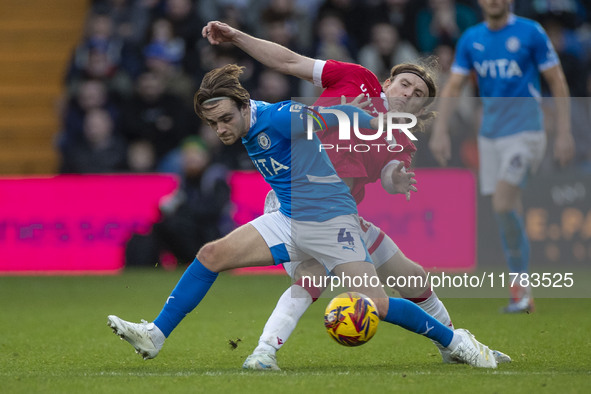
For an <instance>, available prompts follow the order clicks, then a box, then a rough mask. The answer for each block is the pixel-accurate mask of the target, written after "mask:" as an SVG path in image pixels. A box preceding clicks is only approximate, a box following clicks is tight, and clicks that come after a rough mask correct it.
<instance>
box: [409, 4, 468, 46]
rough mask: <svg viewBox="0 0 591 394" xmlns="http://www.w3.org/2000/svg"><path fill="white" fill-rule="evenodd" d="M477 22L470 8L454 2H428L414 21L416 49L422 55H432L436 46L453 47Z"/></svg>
mask: <svg viewBox="0 0 591 394" xmlns="http://www.w3.org/2000/svg"><path fill="white" fill-rule="evenodd" d="M476 22H478V17H477V13H476V11H475V10H474V9H472V8H471V7H469V6H467V5H464V4H458V3H456V2H455V0H429V2H428V6H427V7H425V8H423V9H422V10H420V11H419V13H418V15H417V19H416V37H417V47H418V50H419V51H420V52H422V53H432V52H433V51H434V50H435V48H436V47H437V45H439V44H441V43H443V42H451V43H453V44H454V45H455V43H456V41H457V40H458V38H460V35H461V34H462V33H463V32H464V30H466V29H467V28H468V27H470V26H472V25H474V24H476Z"/></svg>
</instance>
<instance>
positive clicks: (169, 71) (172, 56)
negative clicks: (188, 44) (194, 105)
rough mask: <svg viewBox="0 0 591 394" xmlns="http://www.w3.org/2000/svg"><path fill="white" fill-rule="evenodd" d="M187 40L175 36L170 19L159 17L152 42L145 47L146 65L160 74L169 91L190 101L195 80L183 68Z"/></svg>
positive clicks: (153, 26) (153, 31)
mask: <svg viewBox="0 0 591 394" xmlns="http://www.w3.org/2000/svg"><path fill="white" fill-rule="evenodd" d="M185 49H186V48H185V42H184V40H183V39H182V38H181V37H178V36H175V35H174V32H173V29H172V24H171V23H170V21H169V20H167V19H164V18H159V19H156V20H155V21H154V23H153V24H152V27H151V37H150V42H149V43H148V45H147V46H146V47H145V48H144V57H145V66H146V68H147V69H148V70H149V71H153V72H155V73H156V74H158V75H159V76H160V77H161V78H162V79H163V81H164V83H165V86H166V87H165V89H166V92H167V93H170V94H172V95H175V96H177V97H179V98H181V99H182V100H185V101H187V102H190V101H191V100H192V99H193V93H195V82H194V80H193V78H192V77H191V76H189V74H187V73H186V72H185V71H184V70H183V68H182V66H181V65H182V62H183V59H184V58H185Z"/></svg>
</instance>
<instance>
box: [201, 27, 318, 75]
mask: <svg viewBox="0 0 591 394" xmlns="http://www.w3.org/2000/svg"><path fill="white" fill-rule="evenodd" d="M201 34H202V35H203V37H205V38H207V40H208V41H209V43H210V44H212V45H218V44H221V43H223V42H229V43H232V44H233V45H235V46H237V47H238V48H240V49H242V50H243V51H244V52H246V53H248V54H249V55H250V56H252V57H253V58H254V59H256V60H258V61H259V62H261V63H262V64H264V65H265V66H267V67H269V68H272V69H274V70H276V71H279V72H280V73H283V74H289V75H293V76H296V77H298V78H301V79H305V80H307V81H310V82H312V80H313V76H314V75H313V72H314V59H312V58H309V57H306V56H302V55H300V54H297V53H295V52H293V51H292V50H290V49H288V48H286V47H283V46H281V45H279V44H276V43H274V42H271V41H266V40H261V39H260V38H256V37H253V36H251V35H248V34H246V33H244V32H243V31H240V30H238V29H235V28H233V27H231V26H229V25H227V24H225V23H222V22H218V21H211V22H208V23H207V25H206V26H205V27H204V28H203V29H202V31H201Z"/></svg>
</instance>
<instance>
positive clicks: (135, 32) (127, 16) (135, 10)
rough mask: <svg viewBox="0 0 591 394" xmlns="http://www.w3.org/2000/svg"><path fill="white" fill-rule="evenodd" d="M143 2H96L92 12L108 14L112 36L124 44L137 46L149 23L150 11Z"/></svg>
mask: <svg viewBox="0 0 591 394" xmlns="http://www.w3.org/2000/svg"><path fill="white" fill-rule="evenodd" d="M145 2H146V1H145V0H96V1H94V2H93V4H92V8H91V10H92V12H94V13H100V14H109V16H110V17H111V20H112V23H113V33H114V36H116V37H117V38H119V39H121V40H123V41H124V42H127V43H131V44H134V45H139V44H140V43H141V42H142V41H143V40H144V37H145V35H146V32H147V30H148V25H149V23H150V10H149V9H148V7H147V6H146V5H145V4H144V3H145Z"/></svg>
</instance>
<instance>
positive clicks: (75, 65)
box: [66, 13, 133, 97]
mask: <svg viewBox="0 0 591 394" xmlns="http://www.w3.org/2000/svg"><path fill="white" fill-rule="evenodd" d="M85 30H86V32H85V36H84V38H83V40H82V42H81V43H80V44H79V45H78V46H77V47H76V49H75V51H74V54H73V56H72V60H71V61H70V65H69V69H68V73H67V75H66V83H67V85H68V89H69V90H70V91H73V90H76V88H77V85H78V84H79V83H80V82H81V81H82V80H84V79H88V78H94V79H100V80H102V81H104V82H105V83H106V85H107V86H108V89H109V91H110V92H112V93H115V94H117V95H118V96H120V97H126V96H128V95H129V94H130V93H131V91H132V88H133V83H132V80H131V78H130V76H129V75H128V73H127V72H126V71H125V70H124V69H122V68H121V67H120V62H121V54H122V47H123V42H122V41H121V40H120V39H118V38H117V37H115V36H113V23H112V19H111V17H110V16H109V15H108V14H93V13H91V14H90V15H89V17H88V19H87V23H86V29H85Z"/></svg>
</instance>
